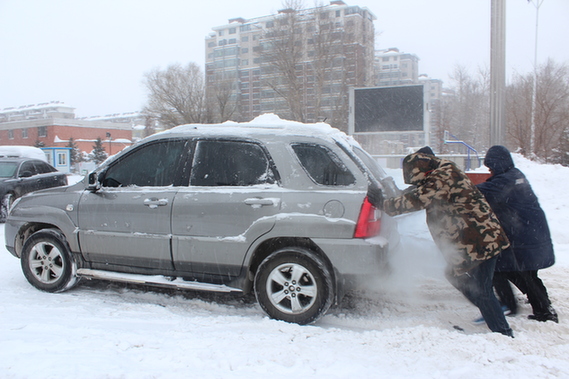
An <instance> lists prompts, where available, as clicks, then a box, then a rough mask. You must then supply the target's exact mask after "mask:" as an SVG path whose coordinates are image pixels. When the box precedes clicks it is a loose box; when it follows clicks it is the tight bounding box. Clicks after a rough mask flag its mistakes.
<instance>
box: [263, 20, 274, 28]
mask: <svg viewBox="0 0 569 379" xmlns="http://www.w3.org/2000/svg"><path fill="white" fill-rule="evenodd" d="M265 26H266V27H267V28H272V27H274V26H275V23H274V21H267V23H266V24H265Z"/></svg>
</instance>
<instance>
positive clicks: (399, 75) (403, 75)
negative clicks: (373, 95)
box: [374, 47, 419, 86]
mask: <svg viewBox="0 0 569 379" xmlns="http://www.w3.org/2000/svg"><path fill="white" fill-rule="evenodd" d="M418 78H419V57H417V56H416V55H415V54H408V53H402V52H400V51H399V49H398V48H396V47H391V48H389V49H386V50H378V51H376V52H375V77H374V81H375V85H376V86H395V85H401V84H415V83H417V81H418Z"/></svg>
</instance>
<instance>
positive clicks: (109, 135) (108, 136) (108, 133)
mask: <svg viewBox="0 0 569 379" xmlns="http://www.w3.org/2000/svg"><path fill="white" fill-rule="evenodd" d="M107 138H108V139H109V157H110V156H111V155H113V153H112V152H111V141H112V138H111V133H110V132H107Z"/></svg>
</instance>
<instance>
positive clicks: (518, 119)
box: [507, 59, 569, 161]
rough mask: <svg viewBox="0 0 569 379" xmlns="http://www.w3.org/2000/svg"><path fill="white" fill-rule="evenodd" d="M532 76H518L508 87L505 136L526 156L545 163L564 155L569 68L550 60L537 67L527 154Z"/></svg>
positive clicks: (568, 113)
mask: <svg viewBox="0 0 569 379" xmlns="http://www.w3.org/2000/svg"><path fill="white" fill-rule="evenodd" d="M532 88H533V74H527V75H517V76H515V77H514V79H513V81H512V85H511V86H509V88H508V96H507V98H508V128H507V130H508V137H509V138H510V140H511V143H512V144H513V145H516V146H517V147H520V148H521V151H522V152H523V153H524V154H526V155H528V156H532V155H535V156H536V157H538V158H540V159H543V160H545V161H552V160H554V157H555V154H557V155H561V156H562V155H563V151H564V150H565V149H566V148H565V147H563V141H564V140H563V138H564V133H565V132H566V130H567V128H568V125H569V66H568V65H567V64H557V63H555V62H554V61H553V60H551V59H549V60H548V61H547V62H546V63H545V64H544V65H542V66H541V67H539V68H538V72H537V91H536V101H535V107H536V108H535V116H534V117H535V119H534V124H535V136H534V138H535V151H533V152H530V151H529V140H530V129H531V128H530V125H531V109H532V106H534V104H532Z"/></svg>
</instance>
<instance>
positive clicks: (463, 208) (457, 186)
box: [383, 153, 509, 275]
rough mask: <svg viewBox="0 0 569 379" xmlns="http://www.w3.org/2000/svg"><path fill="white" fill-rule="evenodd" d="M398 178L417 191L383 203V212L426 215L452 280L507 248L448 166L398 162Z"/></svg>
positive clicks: (475, 195)
mask: <svg viewBox="0 0 569 379" xmlns="http://www.w3.org/2000/svg"><path fill="white" fill-rule="evenodd" d="M403 176H404V179H405V183H407V184H412V185H415V186H416V187H415V188H413V189H411V190H410V191H406V192H405V193H404V194H403V195H401V196H398V197H395V198H391V199H387V200H385V201H384V203H383V209H384V211H385V212H386V213H387V214H389V215H392V216H393V215H397V214H402V213H407V212H412V211H418V210H421V209H425V210H426V213H427V225H428V226H429V231H430V232H431V235H432V236H433V240H434V241H435V243H436V244H437V246H438V248H439V249H440V250H441V252H442V253H443V255H444V257H445V260H446V261H447V262H448V264H449V265H450V267H451V268H452V270H453V271H454V274H455V275H460V274H463V273H465V272H467V271H469V270H471V269H472V268H474V267H476V266H478V265H479V264H480V263H482V262H484V261H485V260H487V259H490V258H492V257H494V256H496V255H497V254H499V253H500V252H501V251H502V250H504V249H505V248H507V247H508V246H509V242H508V238H507V237H506V234H505V233H504V231H503V230H502V227H501V226H500V223H499V222H498V219H497V218H496V216H495V215H494V213H493V212H492V209H491V208H490V206H489V205H488V203H487V202H486V200H485V199H484V196H483V195H482V194H481V193H480V191H478V189H477V188H476V186H474V185H473V184H472V182H471V181H470V179H468V177H466V175H465V174H464V173H463V172H462V171H461V170H460V169H458V167H456V165H455V164H454V163H452V162H451V161H448V160H445V159H440V158H437V157H435V156H433V155H430V154H421V153H415V154H410V155H408V156H407V157H405V159H404V160H403Z"/></svg>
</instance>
